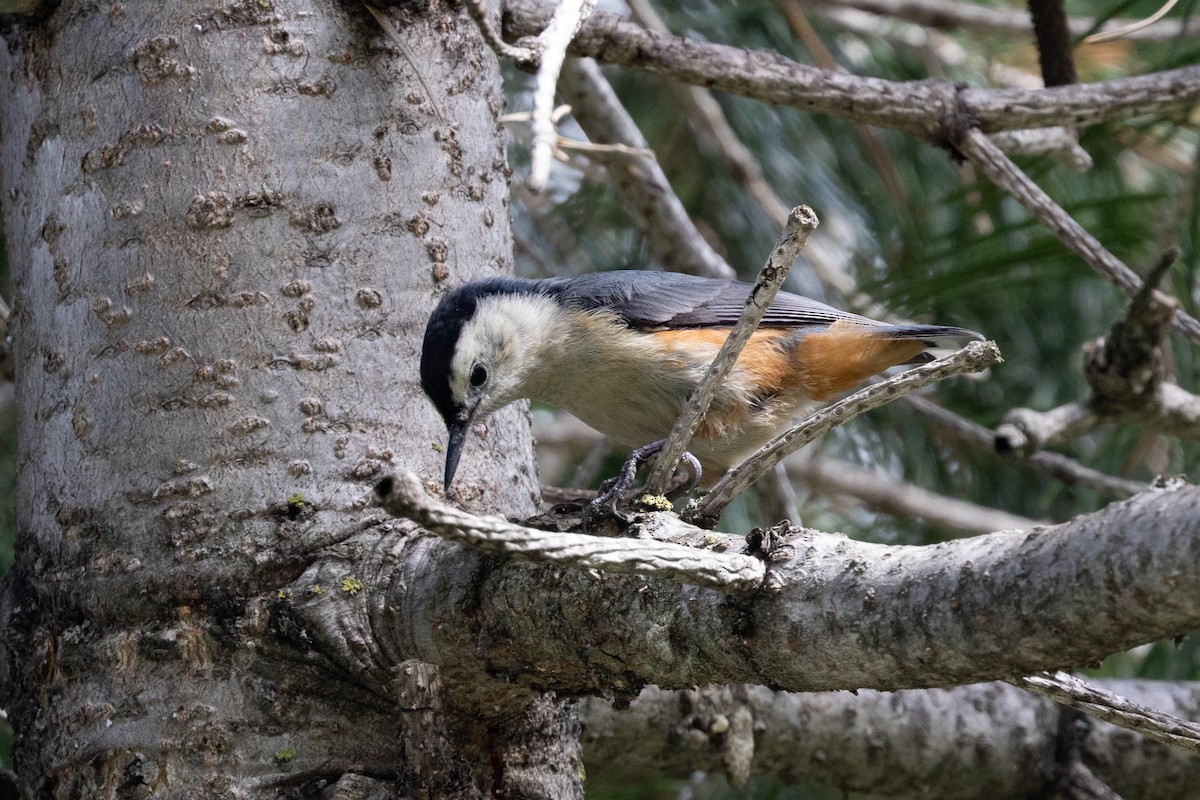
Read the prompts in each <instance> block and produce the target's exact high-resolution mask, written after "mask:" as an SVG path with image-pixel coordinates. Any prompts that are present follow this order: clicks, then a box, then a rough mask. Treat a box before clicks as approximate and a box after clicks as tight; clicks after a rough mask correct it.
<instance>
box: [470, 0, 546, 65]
mask: <svg viewBox="0 0 1200 800" xmlns="http://www.w3.org/2000/svg"><path fill="white" fill-rule="evenodd" d="M467 13H468V14H470V15H471V19H472V20H474V21H475V25H476V26H477V27H478V28H479V32H480V33H481V34H483V40H484V41H485V42H487V44H488V47H490V48H492V51H493V52H494V53H495V54H496V55H498V56H500V57H501V58H508V59H512V60H513V61H515V62H516V63H518V64H526V63H529V62H531V61H534V60H536V59H537V57H538V52H537V51H536V50H535V49H533V48H531V47H521V46H519V45H511V44H509V43H508V42H506V41H504V39H503V38H502V37H501V36H500V34H499V32H498V31H497V30H496V29H495V27H493V25H492V18H491V15H490V14H489V13H488V7H487V0H467Z"/></svg>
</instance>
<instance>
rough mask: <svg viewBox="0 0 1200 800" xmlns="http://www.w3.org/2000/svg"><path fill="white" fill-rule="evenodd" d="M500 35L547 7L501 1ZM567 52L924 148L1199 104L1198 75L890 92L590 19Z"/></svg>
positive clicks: (893, 88)
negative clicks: (966, 125) (971, 127)
mask: <svg viewBox="0 0 1200 800" xmlns="http://www.w3.org/2000/svg"><path fill="white" fill-rule="evenodd" d="M505 11H506V14H505V24H506V26H507V27H506V31H507V32H508V33H509V34H510V35H515V36H520V35H524V34H528V33H530V32H533V31H536V30H540V27H539V26H540V25H541V24H542V23H543V21H544V20H545V19H546V18H547V17H548V15H549V13H550V7H549V6H548V5H546V4H544V3H542V2H541V1H540V0H508V2H507V3H506V6H505ZM571 52H572V53H574V54H575V55H580V56H592V57H593V58H596V59H597V60H599V61H603V62H606V63H612V64H621V65H624V66H627V67H635V68H638V69H642V70H645V71H646V72H650V73H653V74H656V75H661V76H664V77H667V78H671V79H674V80H678V81H682V82H684V83H690V84H694V85H698V86H705V87H708V88H713V89H720V90H722V91H727V92H733V93H735V94H741V95H745V96H747V97H753V98H757V99H759V100H763V101H765V102H768V103H774V104H778V105H788V106H794V107H796V108H801V109H805V110H808V111H814V112H820V113H826V114H831V115H833V116H837V117H842V118H845V119H853V120H856V121H859V122H865V123H869V124H872V125H878V126H881V127H886V128H894V129H896V130H902V131H907V132H909V133H912V134H915V135H918V136H921V137H923V138H924V139H926V140H927V141H931V142H943V141H949V140H952V139H954V138H955V137H956V135H957V132H958V131H959V130H961V128H962V127H963V121H964V120H970V121H971V122H973V124H975V125H976V126H977V127H979V129H980V130H982V131H983V132H985V133H994V132H996V131H1002V130H1015V129H1020V128H1048V127H1054V126H1060V125H1065V126H1069V127H1088V126H1091V125H1099V124H1102V123H1105V122H1115V121H1122V120H1128V119H1131V118H1134V117H1138V116H1144V115H1155V116H1160V117H1161V116H1169V115H1172V114H1179V113H1186V112H1187V111H1188V110H1189V109H1191V108H1192V107H1193V106H1195V105H1196V104H1197V103H1198V102H1200V65H1194V66H1188V67H1183V68H1180V69H1174V70H1164V71H1162V72H1156V73H1153V74H1150V75H1141V76H1137V77H1132V78H1122V79H1118V80H1112V81H1104V82H1101V83H1090V84H1074V85H1071V86H1060V87H1054V88H1050V89H1039V90H1025V89H970V88H968V89H962V90H959V89H957V88H956V87H954V86H953V85H952V84H951V83H950V82H948V81H910V82H903V83H902V82H895V81H886V80H881V79H879V78H864V77H856V76H852V75H845V74H840V73H834V72H828V71H826V70H821V69H817V68H815V67H810V66H806V65H803V64H799V63H797V62H795V61H792V60H790V59H787V58H784V57H783V56H781V55H779V54H778V53H774V52H770V51H763V50H746V49H744V48H740V47H731V46H728V45H722V44H713V43H709V42H700V41H695V40H692V39H684V38H679V37H674V36H667V35H664V34H658V33H653V32H650V31H647V30H645V29H644V28H642V27H641V26H638V25H635V24H631V23H628V22H624V21H621V20H620V19H619V18H617V17H615V16H614V15H611V14H606V13H596V14H593V15H592V17H591V18H590V19H589V20H588V22H587V23H586V24H585V25H584V26H583V28H582V29H581V30H580V32H579V35H578V36H577V37H576V38H575V40H574V41H573V42H572V45H571Z"/></svg>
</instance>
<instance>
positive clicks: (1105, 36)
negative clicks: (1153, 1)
mask: <svg viewBox="0 0 1200 800" xmlns="http://www.w3.org/2000/svg"><path fill="white" fill-rule="evenodd" d="M1178 2H1179V0H1167V2H1166V3H1164V4H1163V7H1162V8H1160V9H1159V10H1158V11H1155V12H1154V13H1153V14H1151V15H1150V16H1148V17H1146V18H1145V19H1140V20H1138V21H1137V22H1131V23H1129V24H1128V25H1125V26H1124V27H1121V28H1116V29H1115V30H1110V31H1104V32H1103V33H1093V34H1092V35H1091V36H1089V37H1087V38H1086V39H1084V40H1083V43H1084V44H1100V43H1102V42H1111V41H1113V40H1114V39H1124V38H1126V37H1128V36H1130V35H1132V34H1134V33H1137V32H1138V31H1140V30H1142V29H1144V28H1149V27H1150V26H1151V25H1153V24H1154V23H1156V22H1158V21H1159V20H1160V19H1162V18H1163V17H1165V16H1166V15H1167V14H1169V13H1170V11H1171V9H1172V8H1174V7H1175V4H1176V3H1178Z"/></svg>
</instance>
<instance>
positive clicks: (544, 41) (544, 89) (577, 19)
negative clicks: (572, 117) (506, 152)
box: [526, 0, 596, 192]
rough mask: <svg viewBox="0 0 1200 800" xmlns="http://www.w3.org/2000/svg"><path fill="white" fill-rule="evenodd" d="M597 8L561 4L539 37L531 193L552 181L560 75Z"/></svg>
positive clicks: (572, 1) (568, 1)
mask: <svg viewBox="0 0 1200 800" xmlns="http://www.w3.org/2000/svg"><path fill="white" fill-rule="evenodd" d="M595 7H596V0H560V2H559V4H558V7H557V8H555V10H554V16H552V17H551V18H550V24H549V25H548V26H546V29H545V30H544V31H542V33H541V35H539V36H538V41H539V42H540V43H541V45H542V52H541V63H540V64H538V72H537V88H536V89H535V90H534V93H533V154H532V156H531V160H530V167H529V179H528V180H527V181H526V184H527V185H528V186H529V188H530V190H531V191H534V192H540V191H541V190H542V189H544V188H546V183H547V181H549V180H550V159H551V158H552V157H553V154H554V140H555V137H556V136H557V131H555V129H554V122H553V121H552V120H551V115H552V114H553V113H554V92H555V89H556V88H557V86H558V73H559V71H560V70H561V69H562V65H563V59H565V58H566V55H567V47H568V46H569V45H570V44H571V39H573V38H574V37H575V34H576V33H577V32H578V31H579V27H580V26H581V25H582V24H583V23H584V21H585V20H586V19H587V18H588V16H589V15H591V13H592V9H593V8H595Z"/></svg>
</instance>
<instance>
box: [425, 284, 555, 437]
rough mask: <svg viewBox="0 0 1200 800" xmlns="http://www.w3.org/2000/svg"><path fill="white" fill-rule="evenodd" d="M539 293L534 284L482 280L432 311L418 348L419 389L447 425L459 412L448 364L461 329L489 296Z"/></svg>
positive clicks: (466, 286)
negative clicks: (419, 350)
mask: <svg viewBox="0 0 1200 800" xmlns="http://www.w3.org/2000/svg"><path fill="white" fill-rule="evenodd" d="M538 291H539V288H538V282H537V281H527V280H521V279H520V278H485V279H484V280H480V281H473V282H471V283H468V284H466V285H465V286H461V287H459V288H458V289H455V290H454V291H452V292H450V293H449V294H447V295H446V296H445V297H443V298H442V301H441V302H440V303H438V305H437V308H435V309H434V310H433V314H432V315H430V317H429V324H428V325H427V326H426V327H425V343H424V344H423V345H422V347H421V388H422V389H424V390H425V394H427V395H429V399H430V400H431V401H433V405H434V407H435V408H437V410H438V413H439V414H441V415H442V419H443V420H444V421H445V422H446V423H447V424H449V422H450V420H451V419H453V417H454V415H455V413H456V412H457V410H458V409H457V408H456V407H455V404H454V399H453V398H452V397H451V395H450V361H451V359H453V358H454V350H455V348H457V347H458V339H459V337H460V336H461V335H462V330H463V326H465V325H466V324H467V322H469V321H470V320H471V318H472V317H473V316H475V309H476V307H477V306H478V305H479V301H480V300H482V299H483V298H485V297H490V296H491V295H497V294H504V295H515V294H536V293H537V292H538Z"/></svg>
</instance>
